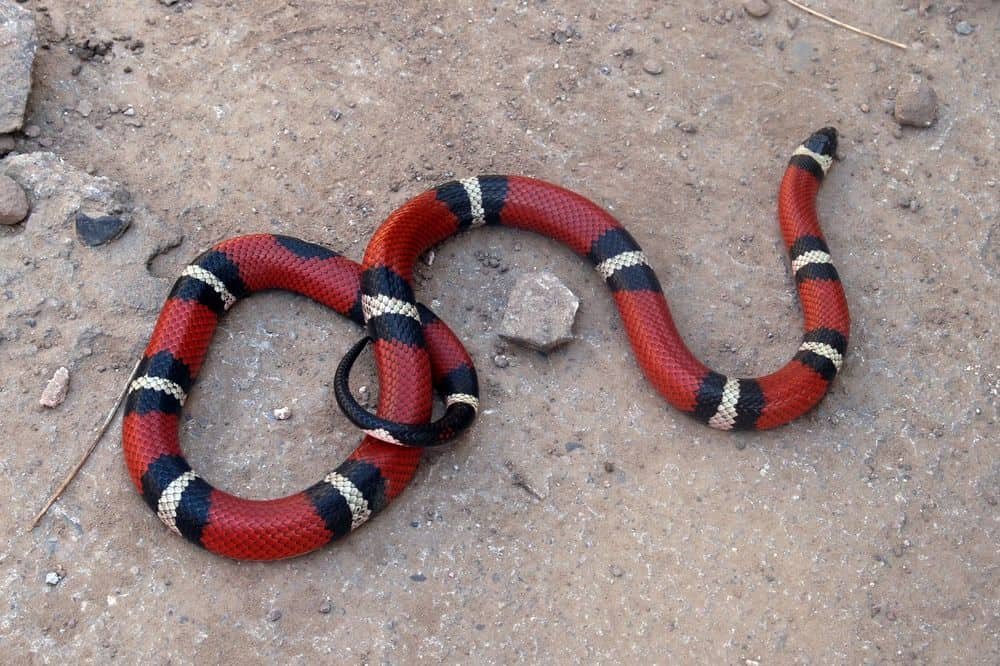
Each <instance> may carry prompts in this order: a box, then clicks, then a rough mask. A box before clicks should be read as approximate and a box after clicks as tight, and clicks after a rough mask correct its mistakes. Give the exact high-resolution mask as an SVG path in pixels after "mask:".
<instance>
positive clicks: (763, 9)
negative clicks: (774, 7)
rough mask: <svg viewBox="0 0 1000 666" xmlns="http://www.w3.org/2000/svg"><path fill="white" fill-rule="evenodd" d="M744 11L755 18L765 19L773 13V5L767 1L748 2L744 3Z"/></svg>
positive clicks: (754, 0) (755, 0)
mask: <svg viewBox="0 0 1000 666" xmlns="http://www.w3.org/2000/svg"><path fill="white" fill-rule="evenodd" d="M743 9H745V10H746V13H747V14H749V15H750V16H752V17H754V18H764V17H765V16H767V15H768V14H770V13H771V5H769V4H767V0H747V2H744V3H743Z"/></svg>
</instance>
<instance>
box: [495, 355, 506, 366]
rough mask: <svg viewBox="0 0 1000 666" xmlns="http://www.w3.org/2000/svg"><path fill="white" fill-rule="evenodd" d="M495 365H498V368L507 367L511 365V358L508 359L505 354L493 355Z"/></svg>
mask: <svg viewBox="0 0 1000 666" xmlns="http://www.w3.org/2000/svg"><path fill="white" fill-rule="evenodd" d="M493 365H495V366H497V367H498V368H506V367H507V366H509V365H510V359H508V358H507V357H506V356H504V355H503V354H497V355H496V356H494V357H493Z"/></svg>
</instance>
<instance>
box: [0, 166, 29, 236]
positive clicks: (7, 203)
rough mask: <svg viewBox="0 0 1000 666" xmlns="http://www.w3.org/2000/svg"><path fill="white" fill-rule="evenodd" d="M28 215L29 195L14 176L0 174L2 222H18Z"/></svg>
mask: <svg viewBox="0 0 1000 666" xmlns="http://www.w3.org/2000/svg"><path fill="white" fill-rule="evenodd" d="M26 217H28V197H27V196H26V195H25V194H24V190H22V189H21V186H20V185H18V184H17V183H16V182H14V180H13V179H12V178H8V177H7V176H0V224H8V225H9V224H17V223H18V222H20V221H21V220H23V219H24V218H26Z"/></svg>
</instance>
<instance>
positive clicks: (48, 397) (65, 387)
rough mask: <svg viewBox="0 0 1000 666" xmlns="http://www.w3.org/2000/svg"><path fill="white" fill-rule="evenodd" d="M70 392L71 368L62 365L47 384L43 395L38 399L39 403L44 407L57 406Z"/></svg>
mask: <svg viewBox="0 0 1000 666" xmlns="http://www.w3.org/2000/svg"><path fill="white" fill-rule="evenodd" d="M68 392H69V370H67V369H66V368H64V367H60V368H59V369H58V370H56V371H55V373H54V374H53V375H52V379H50V380H49V383H48V384H46V385H45V389H44V390H43V391H42V397H41V398H39V399H38V404H40V405H41V406H42V407H49V408H55V407H58V406H59V405H61V404H62V403H63V400H65V399H66V394H67V393H68Z"/></svg>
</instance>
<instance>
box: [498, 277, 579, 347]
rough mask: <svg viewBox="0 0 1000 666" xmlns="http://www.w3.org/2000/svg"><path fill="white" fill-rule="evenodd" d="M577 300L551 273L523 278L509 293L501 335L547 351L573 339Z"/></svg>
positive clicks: (501, 325)
mask: <svg viewBox="0 0 1000 666" xmlns="http://www.w3.org/2000/svg"><path fill="white" fill-rule="evenodd" d="M579 307H580V300H579V299H578V298H577V297H576V296H575V295H574V294H573V292H571V291H570V290H569V288H567V287H566V285H564V284H563V283H562V282H561V281H560V280H559V278H557V277H556V276H555V275H553V274H552V273H547V272H540V273H532V274H529V275H524V276H522V277H521V278H520V279H519V280H518V281H517V283H516V284H515V285H514V288H513V289H512V290H511V292H510V296H509V297H508V299H507V309H506V311H505V312H504V316H503V322H502V323H501V324H500V335H501V336H503V337H504V338H506V339H507V340H510V341H512V342H516V343H518V344H522V345H525V346H527V347H531V348H532V349H537V350H539V351H543V352H547V351H550V350H552V349H554V348H556V347H558V346H559V345H561V344H563V343H565V342H568V341H570V340H572V339H573V320H574V319H575V318H576V311H577V309H578V308H579Z"/></svg>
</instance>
